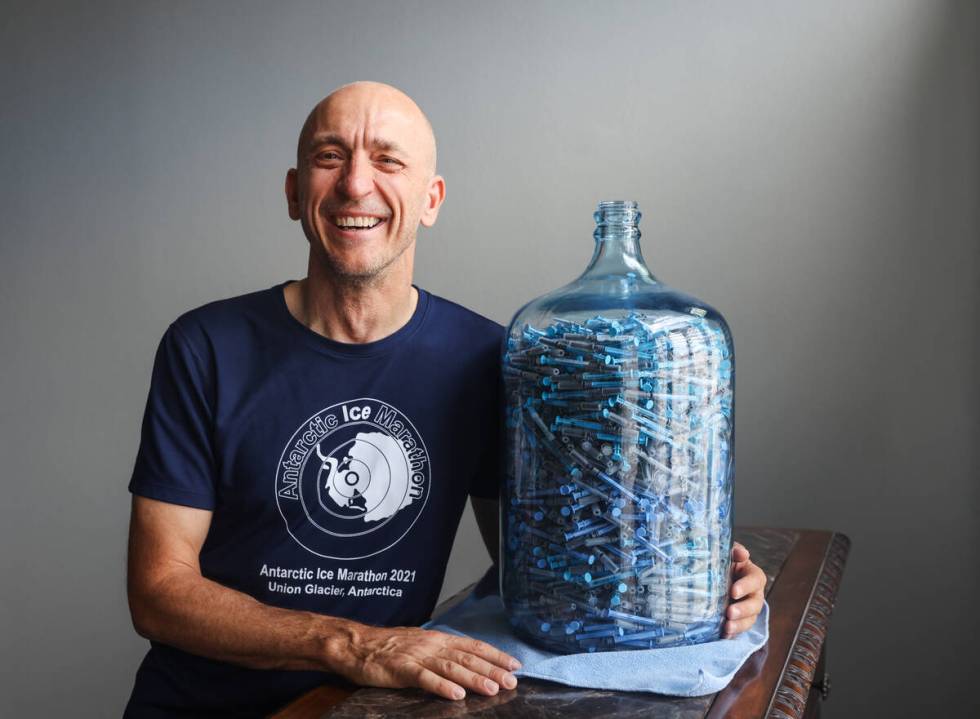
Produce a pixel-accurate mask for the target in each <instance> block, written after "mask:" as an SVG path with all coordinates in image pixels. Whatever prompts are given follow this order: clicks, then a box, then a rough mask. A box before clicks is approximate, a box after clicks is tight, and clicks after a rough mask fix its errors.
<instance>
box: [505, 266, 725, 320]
mask: <svg viewBox="0 0 980 719" xmlns="http://www.w3.org/2000/svg"><path fill="white" fill-rule="evenodd" d="M631 314H632V315H647V316H652V317H656V316H663V315H674V314H676V315H689V316H691V317H692V318H697V320H698V321H701V322H705V323H707V324H713V325H717V326H718V328H719V329H721V330H722V331H723V332H724V333H725V334H730V330H729V328H728V323H727V322H726V321H725V319H724V317H723V316H722V315H721V313H720V312H718V310H716V309H715V308H714V307H712V306H711V305H710V304H708V303H707V302H704V301H703V300H701V299H699V298H697V297H694V296H693V295H690V294H688V293H686V292H681V291H679V290H676V289H674V288H672V287H669V286H667V285H665V284H663V283H661V282H657V281H652V282H651V281H638V280H637V279H636V278H629V277H624V276H619V277H609V278H590V279H589V280H588V281H582V278H580V279H579V280H576V281H574V282H571V283H569V284H567V285H564V286H562V287H559V288H557V289H555V290H552V291H551V292H548V293H546V294H544V295H541V296H540V297H537V298H535V299H533V300H531V301H530V302H528V303H527V304H525V305H524V306H523V307H521V308H520V309H519V310H518V311H517V312H516V313H515V315H514V318H513V320H511V322H510V325H509V330H510V331H514V330H515V329H516V330H517V331H520V330H521V329H523V327H524V326H525V325H527V324H530V325H531V326H532V327H542V326H546V325H548V324H551V323H552V322H553V321H554V320H555V319H566V320H570V321H580V320H583V319H588V318H590V317H595V316H600V315H601V316H604V317H609V318H613V319H616V318H625V317H627V316H629V315H631Z"/></svg>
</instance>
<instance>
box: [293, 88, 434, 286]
mask: <svg viewBox="0 0 980 719" xmlns="http://www.w3.org/2000/svg"><path fill="white" fill-rule="evenodd" d="M435 170H436V142H435V137H434V135H433V133H432V126H431V125H430V124H429V121H428V119H427V118H426V117H425V115H424V114H423V113H422V111H421V110H420V109H419V107H418V105H416V104H415V102H413V101H412V99H411V98H410V97H408V95H406V94H405V93H403V92H401V91H400V90H398V89H396V88H394V87H391V86H390V85H383V84H381V83H376V82H357V83H353V84H351V85H344V86H343V87H340V88H338V89H337V90H335V91H334V92H332V93H331V94H330V95H328V96H327V97H325V98H324V99H323V100H321V101H320V102H319V103H317V105H316V107H314V108H313V110H312V112H310V114H309V116H308V117H307V118H306V122H305V123H304V124H303V129H302V131H301V132H300V136H299V143H298V146H297V150H296V167H295V168H294V169H291V170H289V172H288V173H287V175H286V199H287V202H288V204H289V216H290V217H291V218H292V219H294V220H299V221H300V222H301V223H302V226H303V232H304V233H305V234H306V238H307V239H308V240H309V241H310V244H311V252H312V253H314V255H315V256H316V257H318V258H321V259H322V260H323V261H324V262H325V263H326V265H327V268H328V269H329V271H330V272H331V273H332V274H333V275H335V276H336V277H338V278H339V279H343V280H345V281H354V282H360V283H363V282H370V281H371V280H374V279H376V278H378V277H380V276H383V274H384V272H385V270H386V269H388V268H389V267H390V266H391V265H392V264H393V263H395V262H396V261H398V260H400V259H401V260H402V261H407V262H408V263H409V264H408V267H409V269H410V268H411V260H412V254H411V252H412V248H413V246H414V242H415V234H416V231H417V230H418V226H419V224H422V225H424V226H426V227H430V226H432V225H433V224H434V223H435V221H436V217H437V215H438V214H439V207H440V205H441V204H442V201H443V199H444V198H445V192H446V190H445V181H444V180H443V179H442V178H441V177H439V176H438V175H437V174H436V173H435ZM406 252H409V254H408V255H407V256H406V255H405V253H406Z"/></svg>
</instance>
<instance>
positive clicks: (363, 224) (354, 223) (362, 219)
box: [332, 215, 387, 230]
mask: <svg viewBox="0 0 980 719" xmlns="http://www.w3.org/2000/svg"><path fill="white" fill-rule="evenodd" d="M332 219H333V223H334V225H335V226H337V227H339V228H340V229H342V230H370V229H373V228H375V227H377V226H378V225H380V224H382V223H384V222H385V221H386V219H387V218H384V217H367V216H363V215H360V216H354V215H336V216H334V217H333V218H332Z"/></svg>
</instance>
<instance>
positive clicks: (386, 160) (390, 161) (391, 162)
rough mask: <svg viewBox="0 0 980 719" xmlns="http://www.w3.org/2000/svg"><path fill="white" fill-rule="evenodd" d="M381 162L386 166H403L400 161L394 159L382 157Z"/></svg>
mask: <svg viewBox="0 0 980 719" xmlns="http://www.w3.org/2000/svg"><path fill="white" fill-rule="evenodd" d="M381 162H382V163H384V164H386V165H400V164H402V163H400V162H399V161H398V160H396V159H395V158H394V157H382V158H381Z"/></svg>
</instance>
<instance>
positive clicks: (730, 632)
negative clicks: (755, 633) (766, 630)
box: [722, 617, 755, 639]
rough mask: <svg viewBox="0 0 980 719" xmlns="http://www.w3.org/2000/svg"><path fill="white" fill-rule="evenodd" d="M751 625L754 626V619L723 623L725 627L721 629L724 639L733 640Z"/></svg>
mask: <svg viewBox="0 0 980 719" xmlns="http://www.w3.org/2000/svg"><path fill="white" fill-rule="evenodd" d="M753 624H755V617H750V618H748V619H736V620H734V621H733V620H731V619H729V620H728V621H726V622H725V626H724V627H722V631H723V632H724V637H725V639H734V638H735V637H736V636H738V635H739V634H741V633H742V632H744V631H745V630H746V629H748V628H749V627H751V626H752V625H753Z"/></svg>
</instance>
